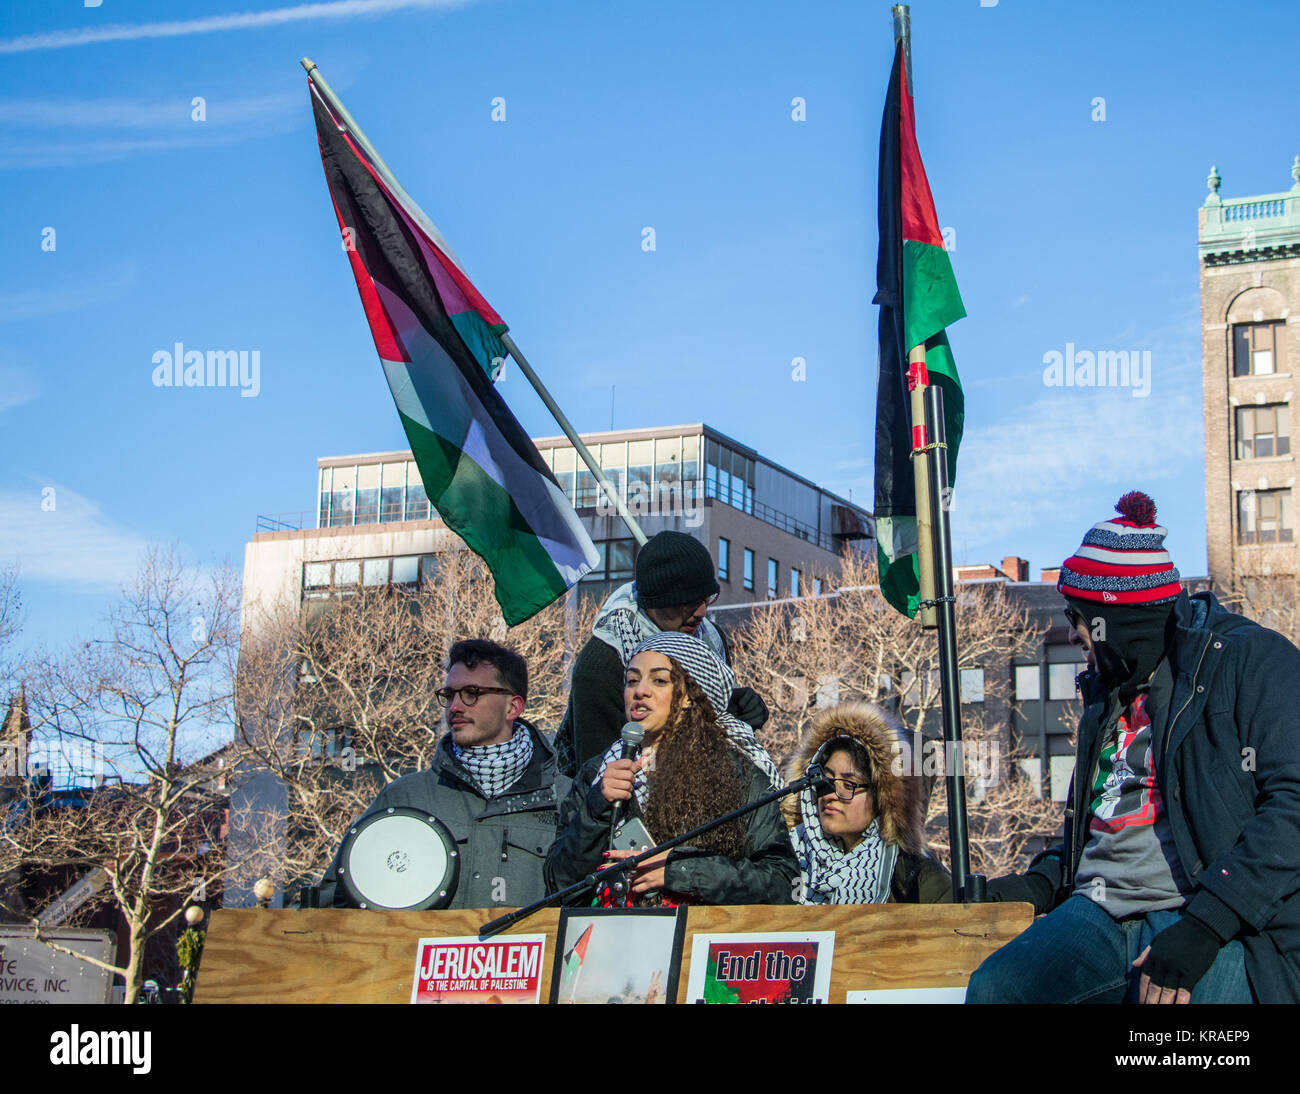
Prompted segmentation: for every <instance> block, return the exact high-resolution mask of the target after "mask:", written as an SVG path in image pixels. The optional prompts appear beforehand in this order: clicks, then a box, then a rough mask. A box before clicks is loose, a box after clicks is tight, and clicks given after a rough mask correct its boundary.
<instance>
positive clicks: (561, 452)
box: [552, 448, 577, 504]
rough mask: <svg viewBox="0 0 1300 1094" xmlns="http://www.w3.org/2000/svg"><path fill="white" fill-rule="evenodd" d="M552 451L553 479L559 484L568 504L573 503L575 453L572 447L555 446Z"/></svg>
mask: <svg viewBox="0 0 1300 1094" xmlns="http://www.w3.org/2000/svg"><path fill="white" fill-rule="evenodd" d="M552 451H553V453H554V455H555V465H554V468H553V470H554V471H555V481H556V482H558V483H559V484H560V489H561V490H563V491H564V496H565V497H566V498H568V499H569V504H573V461H574V458H575V457H576V456H577V453H576V452H574V450H573V449H572V448H556V449H552Z"/></svg>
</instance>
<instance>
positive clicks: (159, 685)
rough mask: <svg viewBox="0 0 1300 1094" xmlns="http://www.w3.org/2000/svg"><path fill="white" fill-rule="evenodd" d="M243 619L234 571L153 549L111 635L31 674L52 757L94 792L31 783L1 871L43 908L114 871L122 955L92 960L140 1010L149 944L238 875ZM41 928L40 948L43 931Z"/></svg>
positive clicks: (118, 609)
mask: <svg viewBox="0 0 1300 1094" xmlns="http://www.w3.org/2000/svg"><path fill="white" fill-rule="evenodd" d="M238 613H239V584H238V579H237V577H236V576H235V575H234V574H233V573H232V572H230V571H229V570H224V569H223V570H218V571H214V572H210V573H206V574H201V573H199V572H197V571H195V570H194V569H191V568H187V567H186V566H185V565H184V563H183V562H182V561H181V560H180V558H179V557H178V556H177V555H176V553H175V552H174V551H167V550H160V549H156V548H155V549H151V550H150V551H149V552H148V554H147V555H146V557H145V559H144V561H143V563H142V565H141V568H140V571H139V573H138V575H137V577H136V579H135V581H134V582H133V584H132V585H131V586H130V587H128V588H126V589H124V590H123V591H122V597H121V600H120V602H119V603H118V604H117V605H116V606H115V607H114V608H113V609H112V610H111V612H110V616H109V619H108V625H107V633H106V635H105V636H104V637H102V638H99V639H96V640H94V641H91V642H88V643H85V644H84V645H83V646H81V647H80V648H78V649H76V650H74V651H73V652H72V653H71V654H69V655H68V656H66V657H62V658H57V657H52V656H48V655H46V656H42V657H41V658H39V659H38V660H37V661H35V662H34V663H33V664H32V665H31V666H30V667H29V670H28V702H29V709H30V713H31V721H32V730H33V735H34V737H35V738H36V741H37V742H38V744H39V745H40V747H41V750H42V754H43V755H44V756H45V757H48V758H49V759H51V760H52V761H54V765H55V767H57V766H58V764H59V763H60V761H61V758H62V759H66V758H67V757H68V756H69V755H71V756H73V757H75V760H74V761H73V766H74V769H75V770H74V771H73V774H74V775H78V774H79V775H81V776H82V777H83V778H84V777H87V776H89V777H90V780H91V781H92V782H93V786H90V787H86V788H83V790H82V791H81V792H80V793H79V794H77V795H76V798H77V800H78V802H79V803H80V804H77V805H72V804H69V805H67V806H65V807H54V805H53V804H52V802H51V786H50V779H49V778H39V777H38V778H29V779H27V780H26V791H25V793H26V800H25V801H22V802H20V803H17V806H16V809H15V811H14V813H12V814H11V818H13V819H14V821H15V823H12V824H10V825H8V826H7V827H6V829H5V833H4V836H3V840H2V841H0V873H3V872H4V871H5V870H6V869H8V868H20V869H22V870H24V872H25V874H26V875H27V876H28V877H29V878H33V879H34V880H33V885H34V886H35V887H36V889H37V890H38V901H37V905H36V908H37V909H39V907H40V905H41V904H43V903H47V901H48V897H49V896H51V895H53V893H54V892H55V891H57V889H58V888H61V887H62V886H63V884H66V881H67V880H68V879H69V878H72V879H76V878H78V877H81V876H84V875H87V874H90V873H92V872H94V871H96V870H100V869H102V870H103V871H104V874H105V875H106V884H105V885H104V887H103V889H102V890H101V892H100V894H99V897H98V902H100V903H105V902H106V903H108V904H109V905H111V906H112V907H113V908H115V909H116V911H117V912H118V913H119V914H120V916H121V918H122V920H124V922H125V925H126V939H125V946H122V944H121V942H119V954H120V955H123V954H124V956H123V957H120V959H119V964H117V965H107V964H104V963H101V962H98V961H92V963H94V964H98V965H101V966H102V967H105V968H109V969H111V971H113V972H115V973H117V974H118V975H120V976H122V977H123V979H124V981H125V983H126V996H127V1001H128V1002H133V1001H134V1000H135V999H136V997H137V996H138V994H139V992H140V989H141V985H142V981H143V970H144V961H145V953H146V948H147V947H148V945H149V943H150V941H151V940H152V939H154V938H155V937H157V936H158V935H160V934H161V933H162V932H164V931H167V930H169V929H170V928H171V927H172V925H173V923H174V922H175V921H176V919H177V917H179V916H180V915H181V914H182V912H183V910H184V907H185V905H186V903H187V902H188V900H189V899H191V898H194V899H202V898H204V897H205V896H206V895H207V894H206V889H207V887H208V886H216V885H218V884H219V883H220V880H221V876H222V872H223V870H224V868H225V866H226V863H225V861H224V854H223V840H222V830H221V829H222V826H223V823H224V799H223V794H222V787H223V783H224V780H225V779H226V778H227V777H228V775H229V774H230V773H231V771H232V770H233V768H234V767H235V766H237V761H236V757H235V754H234V752H233V751H232V750H231V749H230V747H229V745H228V742H229V740H230V734H231V725H232V709H231V700H232V694H233V689H232V679H233V667H234V657H235V653H236V648H237V633H238ZM54 775H55V776H57V772H55V773H54ZM51 886H52V887H53V888H51ZM42 889H43V890H44V891H41V890H42ZM95 904H96V901H92V902H90V903H89V904H87V905H86V906H85V907H84V908H83V909H82V912H81V914H82V916H83V917H84V915H85V914H87V913H88V912H89V911H90V910H91V909H92V908H94V907H95ZM31 910H32V909H28V911H29V912H30V911H31ZM38 914H39V911H38ZM30 922H31V924H32V929H33V936H34V937H35V938H38V939H41V938H42V927H41V924H40V922H39V921H38V920H37V919H36V918H32V919H31V920H30ZM46 941H47V944H51V945H53V946H54V948H55V949H62V947H60V946H58V945H57V944H52V943H49V942H48V940H46ZM65 952H71V951H65ZM78 956H81V955H78ZM83 960H91V959H89V958H83Z"/></svg>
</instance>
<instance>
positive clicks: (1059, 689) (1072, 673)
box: [1035, 661, 1083, 701]
mask: <svg viewBox="0 0 1300 1094" xmlns="http://www.w3.org/2000/svg"><path fill="white" fill-rule="evenodd" d="M1035 671H1037V670H1035ZM1082 671H1083V665H1082V664H1081V663H1080V662H1078V661H1067V662H1065V663H1063V664H1057V665H1048V666H1047V697H1048V699H1053V700H1059V701H1067V700H1070V699H1073V698H1074V695H1075V688H1074V678H1075V677H1076V676H1078V675H1079V673H1081V672H1082Z"/></svg>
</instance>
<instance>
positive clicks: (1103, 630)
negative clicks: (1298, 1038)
mask: <svg viewBox="0 0 1300 1094" xmlns="http://www.w3.org/2000/svg"><path fill="white" fill-rule="evenodd" d="M1115 508H1116V511H1117V512H1118V514H1119V515H1118V517H1113V518H1111V519H1109V520H1104V521H1102V522H1101V523H1099V524H1094V525H1093V526H1092V528H1091V529H1090V530H1089V531H1088V533H1087V535H1085V536H1084V537H1083V543H1082V544H1081V545H1080V546H1079V549H1078V550H1077V551H1076V552H1075V553H1074V554H1073V555H1072V556H1071V557H1070V558H1068V559H1066V561H1065V563H1064V565H1063V566H1062V567H1061V577H1060V581H1059V583H1058V584H1057V589H1058V591H1059V592H1060V593H1061V594H1062V595H1063V596H1064V597H1065V602H1066V609H1065V614H1066V616H1067V618H1068V619H1069V621H1070V625H1071V626H1072V627H1074V629H1075V634H1076V636H1077V640H1078V641H1079V642H1080V643H1081V644H1082V645H1083V646H1084V647H1085V649H1086V650H1087V653H1088V667H1087V670H1086V671H1085V672H1083V673H1082V674H1081V675H1080V676H1079V690H1080V693H1081V694H1082V696H1083V700H1084V704H1085V709H1084V713H1083V717H1082V718H1081V720H1080V722H1079V733H1078V745H1077V749H1076V760H1075V773H1074V779H1073V780H1072V782H1071V784H1070V794H1069V798H1068V800H1067V803H1066V809H1065V840H1064V842H1063V843H1062V844H1061V845H1060V846H1058V847H1055V848H1053V849H1052V850H1050V851H1046V852H1044V853H1043V854H1042V855H1039V856H1038V858H1036V859H1035V860H1034V862H1033V863H1032V864H1031V866H1030V869H1029V871H1028V873H1026V874H1023V875H1019V876H1010V877H1004V878H997V879H995V880H993V881H991V882H990V883H989V896H990V899H993V900H1015V901H1025V902H1028V903H1032V904H1033V905H1034V910H1035V912H1037V913H1039V914H1040V915H1042V913H1048V914H1046V915H1042V918H1040V919H1038V920H1036V921H1035V923H1034V924H1033V926H1031V927H1030V928H1029V929H1028V930H1027V931H1025V932H1024V933H1023V934H1022V935H1020V937H1019V938H1017V939H1015V940H1014V941H1013V942H1011V943H1009V944H1008V945H1006V946H1004V947H1003V948H1002V949H1000V950H998V951H997V952H996V953H994V954H992V955H991V956H990V957H989V958H988V959H987V960H986V961H985V962H984V963H983V964H982V965H981V966H980V967H979V968H978V969H977V970H976V971H975V973H974V975H973V976H972V977H971V981H970V985H969V988H968V990H967V1000H968V1001H969V1002H1023V1003H1040V1002H1059V1003H1081V1002H1116V1003H1118V1002H1123V1001H1125V1000H1128V1001H1132V1002H1144V1003H1186V1002H1193V1003H1230V1002H1251V1001H1258V1002H1291V1003H1294V1002H1297V1001H1300V650H1297V649H1296V647H1295V646H1293V645H1292V644H1291V643H1290V642H1288V641H1287V640H1286V639H1285V638H1283V637H1282V636H1281V635H1279V634H1277V633H1275V632H1274V631H1270V630H1267V629H1265V628H1263V627H1260V626H1258V625H1257V624H1255V623H1252V622H1251V621H1250V620H1247V619H1244V618H1242V617H1241V616H1238V615H1233V614H1232V613H1230V612H1227V611H1225V610H1224V609H1223V608H1222V607H1220V605H1219V603H1218V601H1217V600H1215V598H1214V596H1213V595H1212V594H1210V593H1197V594H1196V595H1195V596H1190V597H1189V596H1188V595H1187V594H1186V593H1185V592H1183V590H1182V586H1181V584H1180V582H1179V577H1178V571H1177V570H1176V569H1174V564H1173V561H1172V560H1171V559H1170V557H1169V553H1168V552H1167V551H1166V550H1165V547H1164V539H1165V535H1166V531H1165V529H1164V528H1162V527H1160V526H1159V525H1157V524H1156V523H1155V516H1156V507H1155V503H1154V502H1153V501H1152V500H1151V499H1150V498H1149V497H1147V495H1145V494H1141V493H1138V492H1133V493H1129V494H1125V495H1124V496H1123V497H1122V498H1120V500H1119V504H1118V505H1116V507H1115Z"/></svg>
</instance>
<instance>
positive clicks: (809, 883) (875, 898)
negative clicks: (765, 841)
mask: <svg viewBox="0 0 1300 1094" xmlns="http://www.w3.org/2000/svg"><path fill="white" fill-rule="evenodd" d="M842 740H843V738H842V737H836V738H832V739H831V740H829V741H827V742H826V743H825V744H824V745H822V747H821V748H819V749H818V750H817V755H816V756H814V757H813V759H812V763H814V764H820V763H823V762H825V759H826V757H827V756H828V755H829V754H830V753H831V752H832V751H833V750H834V749H835V748H837V747H841V745H840V742H841V741H842ZM809 766H812V765H811V764H810V765H809ZM799 816H800V821H801V822H800V823H799V824H798V825H796V826H795V830H794V831H793V832H792V833H791V834H790V842H791V843H793V844H794V853H795V856H796V857H797V858H798V859H799V870H800V872H801V873H802V874H803V880H804V885H803V892H802V893H801V894H799V896H798V900H799V903H800V904H884V903H885V902H886V901H887V900H888V899H889V886H890V882H891V881H892V880H893V877H894V864H895V863H896V862H897V861H898V848H897V847H896V846H895V845H894V844H892V843H886V842H885V841H884V839H882V838H881V835H880V818H879V817H875V818H873V819H872V821H871V825H870V827H868V828H867V830H866V832H865V833H863V836H862V839H861V840H859V841H858V845H857V846H856V847H854V848H853V850H852V851H845V850H844V847H843V845H842V844H841V843H840V841H839V840H838V839H836V838H835V837H834V836H828V835H827V834H826V833H825V832H824V831H822V819H821V815H820V814H819V813H818V812H817V797H816V794H815V791H814V789H813V788H812V787H809V788H808V789H807V790H805V791H803V793H801V794H800V795H799Z"/></svg>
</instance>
